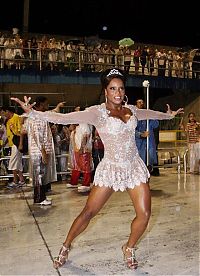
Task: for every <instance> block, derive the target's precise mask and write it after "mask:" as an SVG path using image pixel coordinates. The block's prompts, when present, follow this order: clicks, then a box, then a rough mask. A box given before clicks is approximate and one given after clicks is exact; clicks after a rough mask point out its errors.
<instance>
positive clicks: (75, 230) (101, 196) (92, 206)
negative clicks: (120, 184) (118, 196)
mask: <svg viewBox="0 0 200 276" xmlns="http://www.w3.org/2000/svg"><path fill="white" fill-rule="evenodd" d="M112 193H113V190H112V189H111V188H108V187H99V186H93V187H92V190H91V192H90V194H89V196H88V199H87V202H86V205H85V207H84V208H83V210H82V211H81V213H80V214H79V215H78V217H77V218H76V219H75V220H74V222H73V223H72V226H71V228H70V230H69V232H68V234H67V237H66V240H65V241H64V243H63V245H64V246H65V247H70V245H71V243H72V241H73V240H74V239H75V238H76V237H77V236H78V235H79V234H80V233H82V232H83V231H84V230H85V229H86V227H87V226H88V224H89V222H90V220H91V219H92V218H93V217H94V216H95V215H96V214H97V213H98V212H99V211H100V210H101V208H102V207H103V206H104V204H105V203H106V201H107V200H108V199H109V197H110V196H111V194H112Z"/></svg>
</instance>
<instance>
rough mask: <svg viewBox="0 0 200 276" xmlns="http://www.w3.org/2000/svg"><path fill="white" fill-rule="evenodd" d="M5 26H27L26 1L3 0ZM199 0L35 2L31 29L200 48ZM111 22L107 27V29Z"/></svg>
mask: <svg viewBox="0 0 200 276" xmlns="http://www.w3.org/2000/svg"><path fill="white" fill-rule="evenodd" d="M1 2H3V3H1V16H0V29H1V30H12V28H13V27H17V28H19V29H20V31H22V29H23V2H24V1H23V0H13V1H8V0H7V1H1ZM197 3H198V2H197V1H194V0H192V1H186V2H185V3H183V1H172V0H168V1H150V0H148V1H147V0H131V1H129V0H126V1H121V2H120V0H119V2H116V1H109V0H56V1H53V0H52V1H49V0H48V1H47V0H40V1H39V0H30V10H29V32H32V33H48V34H58V35H66V36H83V37H85V36H93V35H97V36H99V37H100V38H101V39H111V40H120V39H122V38H124V37H131V38H132V39H133V40H134V41H135V42H140V43H148V44H159V45H169V46H178V47H191V48H199V47H200V29H199V22H198V21H199V20H198V17H199V15H198V13H199V9H198V8H197ZM104 26H106V27H107V30H103V27H104Z"/></svg>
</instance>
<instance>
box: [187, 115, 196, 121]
mask: <svg viewBox="0 0 200 276" xmlns="http://www.w3.org/2000/svg"><path fill="white" fill-rule="evenodd" d="M188 118H189V120H190V122H194V121H195V115H194V114H193V113H191V114H190V116H189V117H188Z"/></svg>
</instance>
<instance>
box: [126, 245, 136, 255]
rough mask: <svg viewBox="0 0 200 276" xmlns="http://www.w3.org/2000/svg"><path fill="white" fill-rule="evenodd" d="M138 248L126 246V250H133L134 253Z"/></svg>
mask: <svg viewBox="0 0 200 276" xmlns="http://www.w3.org/2000/svg"><path fill="white" fill-rule="evenodd" d="M135 250H136V248H135V247H128V246H126V251H129V252H131V253H132V254H133V253H134V252H135Z"/></svg>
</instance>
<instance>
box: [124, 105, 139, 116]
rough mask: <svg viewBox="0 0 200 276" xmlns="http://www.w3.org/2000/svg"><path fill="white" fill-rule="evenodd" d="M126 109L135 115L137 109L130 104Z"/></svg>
mask: <svg viewBox="0 0 200 276" xmlns="http://www.w3.org/2000/svg"><path fill="white" fill-rule="evenodd" d="M126 107H127V108H128V109H130V110H131V112H132V113H133V114H136V110H137V107H136V106H135V105H132V104H127V105H126Z"/></svg>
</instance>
